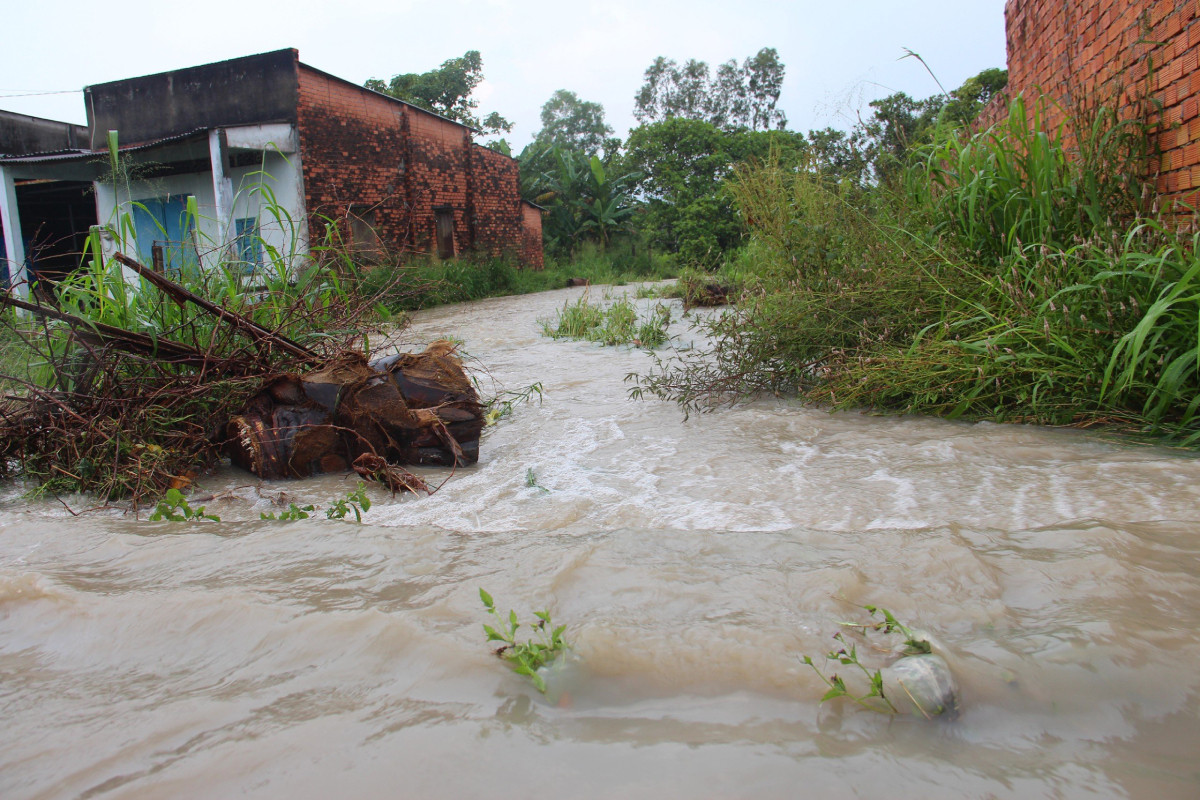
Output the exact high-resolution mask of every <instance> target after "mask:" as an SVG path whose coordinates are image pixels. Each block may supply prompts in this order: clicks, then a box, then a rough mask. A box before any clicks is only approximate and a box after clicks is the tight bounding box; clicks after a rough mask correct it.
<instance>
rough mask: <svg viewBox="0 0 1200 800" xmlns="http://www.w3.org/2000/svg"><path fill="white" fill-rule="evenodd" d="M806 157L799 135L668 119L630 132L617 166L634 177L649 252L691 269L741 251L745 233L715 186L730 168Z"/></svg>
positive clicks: (725, 196)
mask: <svg viewBox="0 0 1200 800" xmlns="http://www.w3.org/2000/svg"><path fill="white" fill-rule="evenodd" d="M772 149H774V150H775V152H776V154H777V156H778V158H779V161H780V163H781V164H785V165H787V166H788V167H792V168H794V167H796V166H797V165H799V164H800V163H802V162H803V160H804V159H805V158H806V154H807V144H806V142H805V139H804V136H803V135H802V134H799V133H792V132H790V131H749V130H744V129H741V130H734V131H724V130H721V129H720V128H718V127H717V126H716V125H714V124H712V123H711V122H707V121H705V120H698V119H686V118H682V117H671V118H668V119H665V120H663V121H661V122H656V123H652V124H648V125H642V126H640V127H638V128H636V129H634V130H633V131H632V132H631V133H630V135H629V141H628V142H627V144H626V155H625V163H626V165H627V167H628V168H629V169H631V170H632V171H635V172H637V173H640V175H641V178H640V180H639V182H638V193H639V196H640V198H641V199H642V200H643V201H644V202H645V210H644V213H643V214H642V215H641V219H640V225H641V227H642V230H643V231H644V233H645V234H646V236H647V237H648V239H649V240H650V242H651V244H653V245H655V246H656V247H659V248H662V249H666V250H668V251H670V252H674V253H678V254H679V255H680V257H681V258H682V259H683V260H685V261H687V262H689V263H694V264H699V265H702V266H706V267H712V266H716V265H717V264H718V263H719V262H720V260H721V258H722V257H723V256H724V254H725V252H727V251H728V250H730V249H732V248H734V247H737V246H738V245H739V244H741V242H742V239H743V237H744V235H745V228H744V226H743V223H742V221H741V219H740V218H739V216H738V214H737V213H736V211H735V209H734V207H733V202H732V198H731V197H730V196H729V194H728V192H726V191H725V188H724V185H723V182H724V180H725V178H727V177H728V176H729V175H730V174H731V173H732V171H733V169H734V167H735V166H736V165H737V164H740V163H745V162H747V161H752V160H758V161H763V160H766V159H767V158H768V157H770V155H771V152H772Z"/></svg>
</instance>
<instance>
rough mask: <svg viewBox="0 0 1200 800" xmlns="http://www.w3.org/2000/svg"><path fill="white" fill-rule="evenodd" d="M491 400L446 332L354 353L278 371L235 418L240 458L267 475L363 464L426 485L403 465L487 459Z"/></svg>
mask: <svg viewBox="0 0 1200 800" xmlns="http://www.w3.org/2000/svg"><path fill="white" fill-rule="evenodd" d="M483 427H484V407H483V404H482V403H480V401H479V396H478V394H477V393H476V392H475V388H474V386H473V385H472V384H471V380H470V378H469V377H468V376H467V374H466V372H465V371H464V370H463V367H462V362H461V361H460V360H459V358H458V357H457V356H456V355H455V353H454V346H453V345H452V344H451V343H449V342H445V341H438V342H434V343H433V344H431V345H429V347H428V348H426V350H425V351H424V352H421V353H400V354H397V355H394V356H391V357H389V358H385V359H381V360H378V361H374V362H368V361H367V359H366V357H365V356H363V355H362V354H361V353H347V354H345V355H343V356H341V357H339V358H336V359H335V360H333V361H331V362H330V363H328V364H326V365H325V366H323V367H321V368H319V369H316V370H314V371H312V372H308V373H305V374H302V375H301V374H296V373H288V374H284V375H280V376H277V377H275V378H272V379H270V380H269V381H267V382H266V384H265V385H264V386H263V389H262V391H260V392H259V393H258V394H256V395H255V396H254V397H253V398H251V399H250V401H249V402H248V403H247V404H246V407H245V408H244V409H243V410H242V412H241V413H240V414H237V415H236V416H234V417H233V418H232V419H230V421H229V424H228V426H227V427H226V452H227V453H228V454H229V456H230V459H231V460H232V461H233V463H235V464H237V465H239V466H241V467H243V468H244V469H246V470H248V471H249V472H252V473H254V474H255V475H257V476H259V477H260V478H266V479H269V480H270V479H278V478H302V477H306V476H309V475H315V474H319V473H323V472H344V471H346V470H349V469H354V470H355V471H356V472H359V474H364V475H367V476H369V477H375V478H377V479H379V480H381V481H382V482H383V483H385V484H387V485H389V488H392V489H393V490H396V489H397V488H404V489H411V490H413V491H417V490H418V489H423V488H424V486H423V484H422V483H421V482H420V480H419V479H418V478H416V476H413V475H411V473H408V472H407V471H405V470H402V469H400V467H401V465H418V466H443V467H460V466H467V465H470V464H474V463H475V462H476V461H478V460H479V435H480V433H481V432H482V431H483Z"/></svg>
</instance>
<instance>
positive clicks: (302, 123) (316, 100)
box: [296, 65, 411, 249]
mask: <svg viewBox="0 0 1200 800" xmlns="http://www.w3.org/2000/svg"><path fill="white" fill-rule="evenodd" d="M298 70H299V73H298V82H299V93H298V101H297V113H296V117H297V128H298V131H299V134H300V154H301V162H302V164H303V167H304V202H305V207H306V208H307V210H308V217H309V230H310V231H311V232H312V235H313V236H318V235H319V232H320V231H322V230H324V228H325V225H326V223H327V222H328V221H334V222H336V223H337V224H338V225H339V228H340V233H341V235H342V236H343V237H344V239H345V240H346V241H347V243H350V244H352V245H355V246H365V245H366V244H367V243H366V242H362V241H360V242H352V241H351V238H352V236H351V231H350V226H349V225H348V224H347V220H349V218H350V215H351V214H353V215H355V216H357V217H359V218H361V219H368V220H370V221H371V222H373V224H374V227H375V230H376V231H377V232H378V234H379V237H380V239H381V240H383V241H384V242H386V243H388V244H390V245H392V246H393V249H405V248H406V246H407V245H408V241H409V233H408V232H409V227H410V224H411V213H410V210H409V208H408V204H407V202H406V198H405V192H404V166H403V165H404V153H405V136H404V110H405V109H404V106H402V105H400V104H398V103H388V102H386V101H383V100H381V99H379V98H375V97H372V96H370V94H368V93H366V92H364V91H363V90H361V89H359V88H358V87H356V86H353V85H352V84H349V83H346V82H344V81H341V80H338V79H336V78H332V77H331V76H328V75H324V74H322V73H320V72H317V71H315V70H310V69H307V68H306V67H304V66H303V65H298Z"/></svg>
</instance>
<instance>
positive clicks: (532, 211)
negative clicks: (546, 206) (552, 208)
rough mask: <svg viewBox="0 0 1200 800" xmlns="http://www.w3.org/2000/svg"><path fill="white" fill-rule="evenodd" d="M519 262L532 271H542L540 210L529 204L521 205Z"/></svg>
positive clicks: (543, 262) (543, 263)
mask: <svg viewBox="0 0 1200 800" xmlns="http://www.w3.org/2000/svg"><path fill="white" fill-rule="evenodd" d="M521 262H522V263H523V264H526V265H528V266H530V267H532V268H533V269H542V268H543V267H544V266H545V261H543V259H542V210H541V209H540V208H538V207H537V206H534V205H531V204H529V203H522V204H521Z"/></svg>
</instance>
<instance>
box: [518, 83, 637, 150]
mask: <svg viewBox="0 0 1200 800" xmlns="http://www.w3.org/2000/svg"><path fill="white" fill-rule="evenodd" d="M612 133H613V129H612V127H611V126H609V125H608V123H606V122H605V121H604V106H602V105H601V104H600V103H593V102H589V101H587V100H580V99H579V96H578V95H576V94H575V93H574V92H570V91H567V90H566V89H559V90H558V91H557V92H555V93H554V94H553V95H551V96H550V99H549V100H547V101H546V103H545V105H543V106H542V129H541V130H540V131H538V134H537V137H536V139H537V140H538V141H540V142H543V143H545V144H548V145H550V146H556V145H557V146H559V147H565V148H567V149H570V150H578V151H579V152H582V153H586V154H587V155H588V156H594V155H598V154H599V153H600V152H601V151H603V150H606V149H607V148H608V147H611V146H612V145H611V142H612V141H613V140H612V139H611V137H612ZM617 141H619V140H617Z"/></svg>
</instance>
